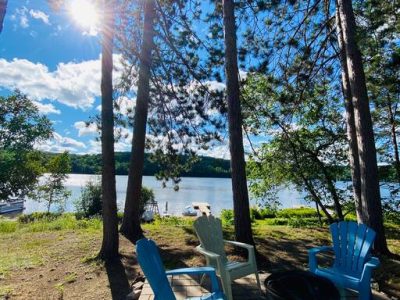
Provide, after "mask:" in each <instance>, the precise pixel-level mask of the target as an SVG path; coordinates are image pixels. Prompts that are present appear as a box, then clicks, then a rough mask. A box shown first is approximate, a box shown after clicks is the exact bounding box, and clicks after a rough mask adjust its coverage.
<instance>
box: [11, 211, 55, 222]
mask: <svg viewBox="0 0 400 300" xmlns="http://www.w3.org/2000/svg"><path fill="white" fill-rule="evenodd" d="M60 216H61V213H52V212H34V213H31V214H27V215H20V216H19V217H18V222H19V223H21V224H28V223H33V222H37V221H54V220H56V219H58V218H59V217H60Z"/></svg>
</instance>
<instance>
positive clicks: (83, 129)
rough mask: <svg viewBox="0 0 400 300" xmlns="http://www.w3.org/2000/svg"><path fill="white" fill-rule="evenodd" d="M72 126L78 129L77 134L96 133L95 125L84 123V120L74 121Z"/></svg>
mask: <svg viewBox="0 0 400 300" xmlns="http://www.w3.org/2000/svg"><path fill="white" fill-rule="evenodd" d="M74 127H75V128H76V129H78V136H85V135H93V134H97V130H98V129H97V125H96V124H94V123H90V124H89V125H86V122H83V121H79V122H75V124H74Z"/></svg>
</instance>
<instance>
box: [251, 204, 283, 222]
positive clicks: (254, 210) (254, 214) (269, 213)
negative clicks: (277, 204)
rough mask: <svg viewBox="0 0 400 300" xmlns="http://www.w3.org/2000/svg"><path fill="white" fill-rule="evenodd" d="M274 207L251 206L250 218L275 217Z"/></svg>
mask: <svg viewBox="0 0 400 300" xmlns="http://www.w3.org/2000/svg"><path fill="white" fill-rule="evenodd" d="M276 212H277V210H276V209H271V208H268V207H266V208H262V209H260V208H259V207H251V208H250V215H251V219H252V220H264V219H266V218H275V217H276Z"/></svg>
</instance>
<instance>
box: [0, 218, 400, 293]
mask: <svg viewBox="0 0 400 300" xmlns="http://www.w3.org/2000/svg"><path fill="white" fill-rule="evenodd" d="M191 222H192V221H191V220H190V219H181V218H171V219H169V220H168V221H162V220H157V221H156V222H154V223H152V224H145V225H144V226H143V228H144V230H145V234H146V236H147V237H150V238H152V239H154V240H155V241H156V242H157V244H158V245H159V247H160V252H161V255H162V257H163V260H164V262H165V265H166V268H175V267H184V266H200V265H203V264H204V263H205V260H204V259H203V257H201V256H199V255H198V254H197V253H196V252H195V251H194V247H195V246H197V245H198V240H197V237H196V235H195V233H194V231H193V228H192V226H191ZM101 226H102V225H101V222H100V221H99V220H96V219H94V220H89V221H88V220H76V219H75V217H74V216H73V215H64V216H61V217H59V218H56V219H54V220H51V221H46V220H39V221H35V222H31V223H27V224H23V223H19V222H17V221H6V220H0V299H1V298H5V299H26V298H34V299H36V298H40V299H79V298H85V299H110V298H111V297H113V299H124V298H125V296H126V295H127V294H128V293H129V291H130V283H131V282H132V281H133V280H134V279H135V277H136V276H137V275H138V272H139V271H140V268H139V267H138V266H137V263H136V258H135V254H134V247H133V245H132V244H131V243H129V242H128V241H127V240H126V239H124V238H123V237H121V238H120V253H121V257H120V259H119V260H117V261H116V262H114V263H112V264H104V263H102V262H100V261H98V260H96V259H95V256H96V254H97V252H98V250H99V249H100V245H101ZM225 229H226V230H225V235H226V238H232V235H233V228H232V227H229V226H228V227H226V228H225ZM253 231H254V234H255V241H256V245H257V250H258V266H259V269H260V270H264V271H266V272H274V271H277V270H282V269H293V268H302V269H305V268H307V263H308V256H307V250H308V249H309V248H311V247H313V246H317V245H326V244H329V241H330V236H329V232H328V230H327V229H321V228H318V227H308V228H292V227H289V226H286V225H285V226H272V225H268V224H266V222H264V221H257V222H255V223H254V226H253ZM387 235H388V243H389V245H390V249H391V251H393V252H395V253H397V254H400V228H398V227H395V226H388V227H387ZM228 250H229V253H230V255H232V256H236V255H235V252H234V251H233V249H228ZM375 279H376V280H377V281H378V284H379V287H380V288H381V289H382V290H384V291H386V292H393V290H394V293H396V291H397V293H398V291H400V262H399V261H395V260H392V259H390V260H389V259H382V267H381V268H380V269H379V270H378V271H377V272H376V273H375Z"/></svg>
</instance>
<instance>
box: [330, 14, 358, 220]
mask: <svg viewBox="0 0 400 300" xmlns="http://www.w3.org/2000/svg"><path fill="white" fill-rule="evenodd" d="M340 23H341V22H340V15H339V10H336V31H337V35H338V45H339V51H340V53H339V54H340V65H341V67H342V71H341V77H342V91H343V97H344V102H345V109H346V127H347V139H348V141H349V164H350V171H351V180H352V184H353V198H354V203H355V207H356V214H357V221H358V222H361V214H362V207H361V178H360V162H359V160H358V146H357V134H356V124H355V120H354V106H353V100H352V98H353V97H352V94H351V87H350V80H349V74H348V71H347V62H346V53H345V49H344V46H343V44H344V41H343V31H342V29H341V25H340Z"/></svg>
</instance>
